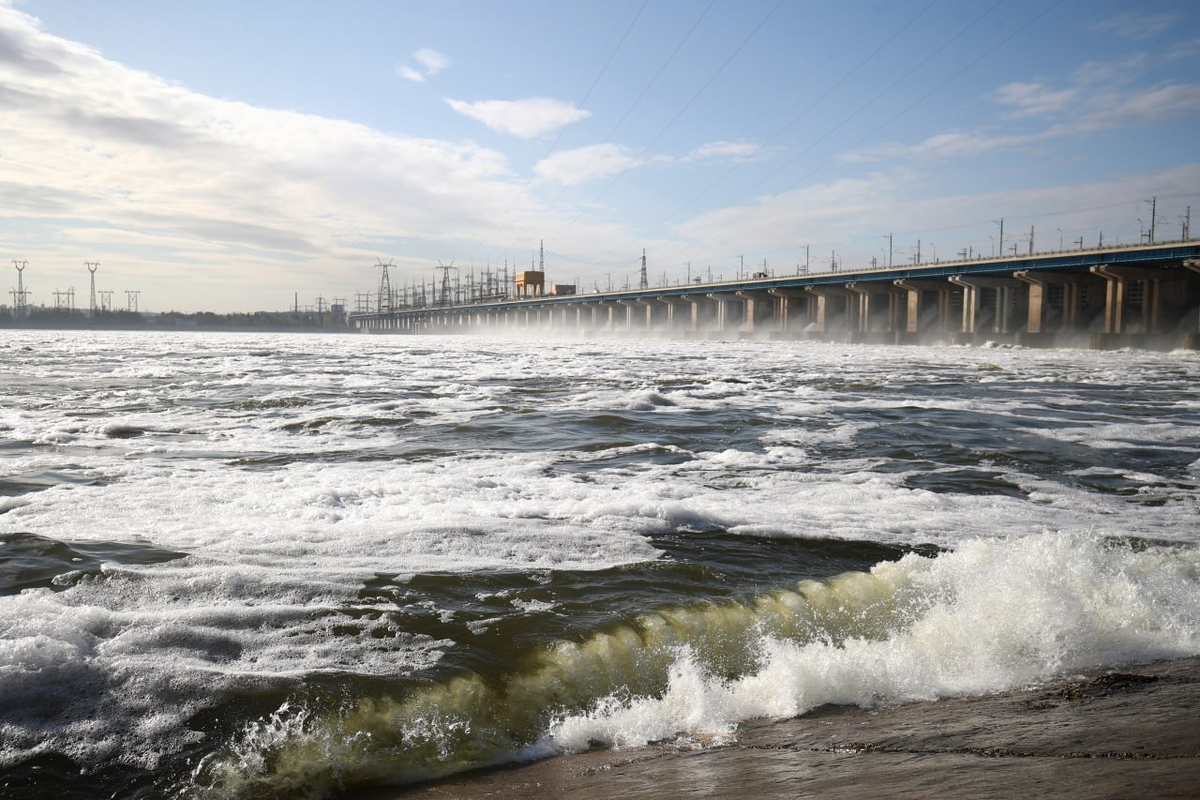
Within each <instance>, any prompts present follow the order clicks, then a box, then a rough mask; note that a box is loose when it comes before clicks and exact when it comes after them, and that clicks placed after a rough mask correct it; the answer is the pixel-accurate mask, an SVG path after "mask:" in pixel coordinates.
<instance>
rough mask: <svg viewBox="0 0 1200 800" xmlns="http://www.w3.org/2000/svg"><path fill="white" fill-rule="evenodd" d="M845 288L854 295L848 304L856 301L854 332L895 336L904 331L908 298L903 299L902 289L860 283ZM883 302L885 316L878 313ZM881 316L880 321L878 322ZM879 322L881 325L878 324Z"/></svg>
mask: <svg viewBox="0 0 1200 800" xmlns="http://www.w3.org/2000/svg"><path fill="white" fill-rule="evenodd" d="M846 288H847V289H848V290H850V291H851V292H853V293H854V294H853V295H851V296H850V299H849V300H848V302H851V303H853V302H855V301H857V305H858V309H857V313H856V314H855V317H856V320H855V321H856V323H857V324H856V326H855V330H857V331H858V333H860V334H866V333H872V332H874V333H891V334H895V333H896V332H897V331H901V330H904V329H905V327H906V325H905V317H906V315H907V312H908V298H907V297H905V295H906V292H905V290H904V289H901V288H900V287H898V286H895V285H893V284H890V283H882V282H881V283H864V282H861V281H855V282H853V283H848V284H846ZM884 301H886V302H887V313H886V316H883V315H881V314H880V313H879V307H880V305H881V304H882V303H883V302H884ZM881 316H883V319H882V320H880V317H881ZM881 321H882V324H880V322H881Z"/></svg>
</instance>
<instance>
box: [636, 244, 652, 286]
mask: <svg viewBox="0 0 1200 800" xmlns="http://www.w3.org/2000/svg"><path fill="white" fill-rule="evenodd" d="M638 287H639V288H641V289H649V288H650V281H649V279H648V278H647V277H646V248H644V247H643V248H642V277H641V281H640V282H639V283H638Z"/></svg>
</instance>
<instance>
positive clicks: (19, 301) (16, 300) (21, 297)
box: [12, 258, 29, 320]
mask: <svg viewBox="0 0 1200 800" xmlns="http://www.w3.org/2000/svg"><path fill="white" fill-rule="evenodd" d="M12 263H13V266H14V267H16V268H17V288H16V291H14V292H13V307H14V308H15V309H16V314H17V319H18V320H22V319H24V318H25V300H26V298H27V297H28V295H29V292H27V291H25V267H27V266H29V262H28V261H17V260H16V259H15V258H14V259H13V262H12Z"/></svg>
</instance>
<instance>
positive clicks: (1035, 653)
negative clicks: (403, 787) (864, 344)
mask: <svg viewBox="0 0 1200 800" xmlns="http://www.w3.org/2000/svg"><path fill="white" fill-rule="evenodd" d="M1196 653H1200V550H1198V549H1196V548H1194V547H1162V546H1146V545H1142V544H1137V543H1129V542H1114V541H1106V540H1102V539H1099V538H1097V537H1088V536H1083V535H1066V534H1043V535H1038V536H1032V537H1026V538H1023V539H1020V540H976V541H968V542H965V543H963V544H962V545H961V546H960V547H958V548H957V549H956V550H954V551H953V552H945V553H941V554H939V555H937V556H936V557H932V558H930V557H924V556H920V555H917V554H910V555H907V556H905V557H904V558H902V559H900V560H899V561H897V562H888V563H882V564H878V565H876V566H875V567H874V568H873V569H872V570H871V571H870V572H868V573H849V574H846V575H842V576H840V577H837V578H834V579H832V580H830V581H825V582H815V581H806V582H803V583H800V584H798V585H797V586H794V587H790V588H787V589H781V590H778V591H775V592H771V593H767V594H764V595H761V596H759V597H758V598H756V599H755V600H754V601H752V602H746V603H697V604H695V605H692V606H689V607H686V608H673V609H663V610H659V611H655V612H649V613H646V614H643V615H641V616H640V617H638V618H636V619H634V620H631V621H629V622H628V623H625V624H622V625H619V626H617V627H614V628H612V629H609V630H606V631H603V632H600V633H597V634H595V635H593V636H592V637H590V638H588V639H586V640H583V641H580V642H560V643H558V644H556V645H554V646H552V647H548V648H546V649H544V650H543V651H541V652H539V653H536V654H533V655H532V656H531V657H530V659H529V662H528V663H527V664H526V665H525V666H524V667H523V668H522V669H520V670H518V671H517V672H516V674H514V675H512V676H510V677H509V678H508V679H507V680H506V681H504V682H502V683H501V684H499V685H494V684H489V683H486V682H485V681H483V680H482V679H480V678H478V677H477V676H471V675H467V676H460V677H455V678H453V679H450V680H447V681H444V682H442V683H439V684H437V685H433V686H429V687H427V688H424V689H421V690H418V691H415V692H411V693H410V694H408V695H407V696H405V697H403V698H373V699H360V700H358V701H356V702H354V703H352V704H350V706H349V707H347V708H342V709H337V710H333V709H330V710H326V711H323V712H321V713H316V712H303V713H297V714H289V715H286V718H285V716H280V717H278V718H277V719H275V720H271V721H267V722H264V723H258V724H256V725H255V726H253V727H252V728H250V729H248V730H247V731H246V732H245V734H244V735H243V736H242V738H241V739H240V740H239V741H238V742H237V743H235V744H234V745H232V746H231V747H230V748H229V750H227V751H226V752H225V753H223V754H221V755H219V756H217V757H215V758H213V759H211V760H210V761H209V762H208V763H206V764H204V765H203V766H202V768H201V769H200V770H199V771H198V773H197V775H196V779H197V785H200V786H203V787H204V789H203V790H198V793H199V794H201V795H205V796H222V797H225V796H229V797H238V796H243V797H244V796H254V797H285V796H286V797H305V796H307V797H321V796H326V795H327V794H329V793H331V792H334V791H337V790H341V789H345V788H349V787H353V786H358V785H366V784H375V783H404V782H411V781H415V780H421V779H424V778H431V777H436V776H439V775H444V774H449V773H453V772H456V771H460V770H464V769H468V768H471V767H477V766H482V765H487V764H496V763H501V762H505V761H514V760H521V759H531V758H538V757H545V756H549V755H553V754H556V753H563V752H570V751H578V750H583V749H587V748H590V747H595V746H597V745H601V746H610V747H630V746H637V745H642V744H646V743H649V742H654V741H664V740H672V739H674V738H678V741H680V742H682V743H686V742H688V741H690V739H691V738H694V737H702V738H704V739H706V740H709V741H712V740H714V739H715V740H721V739H728V738H730V737H734V736H736V727H737V724H738V723H739V722H742V721H745V720H748V719H754V718H763V717H769V718H781V717H791V716H797V715H801V714H803V713H805V712H806V711H808V710H810V709H812V708H815V707H817V706H820V705H823V704H827V703H838V704H855V705H861V706H875V705H880V704H891V703H901V702H906V701H912V700H926V699H933V698H939V697H949V696H959V695H970V694H979V693H985V692H989V691H997V690H1002V689H1006V688H1011V687H1015V686H1021V685H1027V684H1030V683H1032V682H1036V681H1038V680H1040V679H1043V678H1047V677H1050V676H1052V675H1055V674H1059V673H1062V672H1065V671H1071V670H1078V669H1083V668H1087V667H1094V666H1099V665H1116V664H1120V663H1128V662H1136V661H1145V660H1152V659H1158V658H1171V657H1182V656H1187V655H1194V654H1196Z"/></svg>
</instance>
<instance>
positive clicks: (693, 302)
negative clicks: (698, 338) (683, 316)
mask: <svg viewBox="0 0 1200 800" xmlns="http://www.w3.org/2000/svg"><path fill="white" fill-rule="evenodd" d="M683 299H684V300H685V301H687V303H688V305H690V306H691V308H690V309H689V310H688V330H689V331H691V332H692V333H696V332H698V331H699V330H700V304H701V303H703V302H704V300H703V298H700V297H692V296H685V297H684V298H683Z"/></svg>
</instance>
